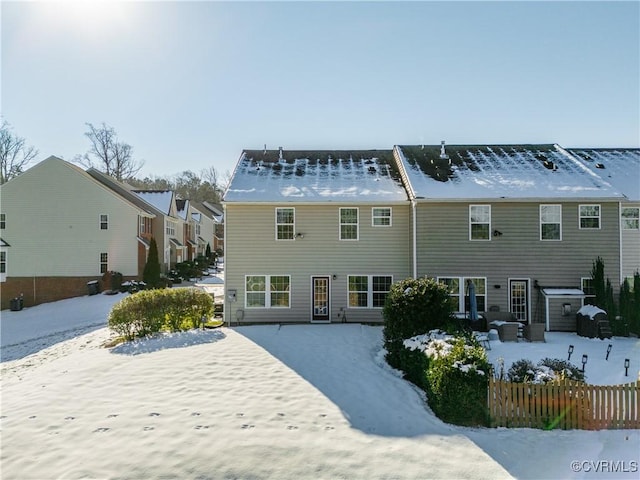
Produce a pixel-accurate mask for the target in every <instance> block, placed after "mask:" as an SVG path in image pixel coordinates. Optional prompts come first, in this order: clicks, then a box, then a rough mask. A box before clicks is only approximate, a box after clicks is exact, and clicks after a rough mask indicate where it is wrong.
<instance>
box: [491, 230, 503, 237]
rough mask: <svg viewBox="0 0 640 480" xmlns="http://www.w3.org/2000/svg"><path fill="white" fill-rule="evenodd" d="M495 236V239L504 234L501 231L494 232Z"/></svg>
mask: <svg viewBox="0 0 640 480" xmlns="http://www.w3.org/2000/svg"><path fill="white" fill-rule="evenodd" d="M493 236H494V237H501V236H502V232H501V231H500V230H494V231H493Z"/></svg>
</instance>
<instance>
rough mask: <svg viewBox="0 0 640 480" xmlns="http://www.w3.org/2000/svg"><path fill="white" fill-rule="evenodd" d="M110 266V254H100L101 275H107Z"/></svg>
mask: <svg viewBox="0 0 640 480" xmlns="http://www.w3.org/2000/svg"><path fill="white" fill-rule="evenodd" d="M108 266H109V254H108V253H104V252H103V253H101V254H100V273H106V272H107V270H108V269H109V268H108Z"/></svg>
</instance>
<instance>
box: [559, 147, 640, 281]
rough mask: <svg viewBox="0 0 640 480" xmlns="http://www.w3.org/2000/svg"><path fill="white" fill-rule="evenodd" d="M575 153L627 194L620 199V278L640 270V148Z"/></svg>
mask: <svg viewBox="0 0 640 480" xmlns="http://www.w3.org/2000/svg"><path fill="white" fill-rule="evenodd" d="M571 153H572V154H573V155H574V156H575V157H576V158H577V159H578V160H579V161H581V162H582V164H583V165H584V166H585V167H587V168H589V170H591V171H592V172H593V173H595V174H597V175H599V176H601V177H602V178H603V180H604V181H606V182H607V183H609V184H611V185H612V186H613V188H615V189H616V190H618V191H619V192H620V193H622V194H623V195H624V198H623V199H622V200H621V201H620V205H619V208H620V249H621V256H620V277H621V278H620V281H621V282H622V281H623V280H624V279H625V278H627V279H631V283H630V284H631V285H633V280H632V277H633V275H634V273H636V272H640V149H638V148H636V149H631V148H617V149H596V148H589V149H572V150H571Z"/></svg>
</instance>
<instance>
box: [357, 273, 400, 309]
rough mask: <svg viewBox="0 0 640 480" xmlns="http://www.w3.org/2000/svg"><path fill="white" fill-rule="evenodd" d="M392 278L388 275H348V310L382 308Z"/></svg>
mask: <svg viewBox="0 0 640 480" xmlns="http://www.w3.org/2000/svg"><path fill="white" fill-rule="evenodd" d="M392 283H393V277H391V276H389V275H349V276H348V278H347V284H348V288H349V291H348V294H349V308H382V307H384V302H385V300H386V298H387V294H388V293H389V290H391V284H392Z"/></svg>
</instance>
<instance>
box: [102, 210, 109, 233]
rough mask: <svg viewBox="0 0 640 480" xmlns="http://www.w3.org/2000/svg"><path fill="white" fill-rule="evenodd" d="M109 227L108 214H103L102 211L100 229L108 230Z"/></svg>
mask: <svg viewBox="0 0 640 480" xmlns="http://www.w3.org/2000/svg"><path fill="white" fill-rule="evenodd" d="M108 229H109V215H105V214H104V213H103V214H101V215H100V230H108Z"/></svg>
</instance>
